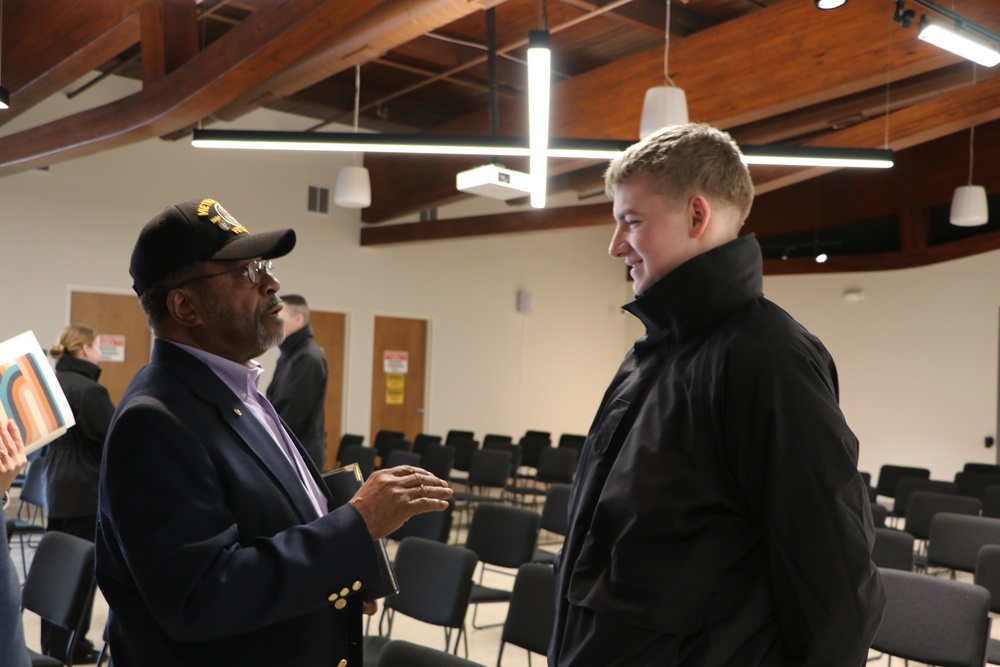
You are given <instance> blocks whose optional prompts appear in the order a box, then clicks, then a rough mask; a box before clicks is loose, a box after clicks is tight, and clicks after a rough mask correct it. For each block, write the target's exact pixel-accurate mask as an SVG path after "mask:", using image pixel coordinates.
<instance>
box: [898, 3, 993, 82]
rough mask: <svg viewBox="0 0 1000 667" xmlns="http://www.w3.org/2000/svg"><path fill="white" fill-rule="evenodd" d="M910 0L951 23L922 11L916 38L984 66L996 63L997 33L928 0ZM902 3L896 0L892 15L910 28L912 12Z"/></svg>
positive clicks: (913, 14)
mask: <svg viewBox="0 0 1000 667" xmlns="http://www.w3.org/2000/svg"><path fill="white" fill-rule="evenodd" d="M913 2H914V3H916V4H918V5H920V6H921V7H925V8H927V9H929V10H931V11H932V12H936V13H938V14H940V15H941V16H943V17H945V18H946V19H948V21H950V22H951V23H949V22H947V21H942V20H940V19H938V18H935V17H932V16H928V15H926V14H923V15H921V17H920V23H919V24H918V27H917V37H918V38H920V39H922V40H923V41H925V42H927V43H928V44H933V45H934V46H937V47H938V48H942V49H944V50H945V51H950V52H952V53H954V54H955V55H957V56H962V57H963V58H965V59H966V60H971V61H972V62H974V63H978V64H980V65H982V66H984V67H993V66H994V65H996V64H998V63H1000V34H997V33H995V32H993V31H992V30H989V29H988V28H985V27H983V26H981V25H979V24H978V23H976V22H975V21H970V20H969V19H967V18H965V17H964V16H962V15H961V14H956V13H955V12H953V11H951V10H950V9H948V8H946V7H942V6H941V5H938V4H936V3H934V2H931V0H913ZM905 6H906V0H896V11H895V12H894V14H893V17H892V18H893V20H894V21H895V22H896V23H898V24H899V25H900V27H902V28H904V29H905V28H909V27H910V24H911V23H912V22H913V19H914V18H915V16H916V12H914V11H913V10H912V9H905Z"/></svg>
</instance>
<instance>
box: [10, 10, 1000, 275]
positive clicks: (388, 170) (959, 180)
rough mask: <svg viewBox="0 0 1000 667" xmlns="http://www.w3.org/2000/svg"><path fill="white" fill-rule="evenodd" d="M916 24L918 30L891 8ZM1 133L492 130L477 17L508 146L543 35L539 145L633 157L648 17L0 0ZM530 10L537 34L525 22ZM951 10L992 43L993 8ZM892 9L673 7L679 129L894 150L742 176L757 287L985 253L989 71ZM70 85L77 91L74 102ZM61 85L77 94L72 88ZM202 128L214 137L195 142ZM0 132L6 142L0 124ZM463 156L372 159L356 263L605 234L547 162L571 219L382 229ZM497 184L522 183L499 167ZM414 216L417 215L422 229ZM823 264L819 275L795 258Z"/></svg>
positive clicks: (119, 135) (421, 199)
mask: <svg viewBox="0 0 1000 667" xmlns="http://www.w3.org/2000/svg"><path fill="white" fill-rule="evenodd" d="M910 4H911V5H913V6H912V8H913V9H915V10H917V13H918V18H919V14H920V13H921V12H922V11H923V10H921V8H920V7H919V6H917V5H914V4H913V3H912V2H911V3H910ZM0 6H2V10H3V13H2V24H0V29H2V36H3V40H2V53H0V65H2V70H0V83H2V85H3V86H4V87H5V88H7V89H8V90H9V91H10V93H11V109H10V110H8V111H4V112H0V125H3V124H5V123H7V122H9V121H10V120H11V119H13V118H16V117H18V116H21V115H22V114H23V115H25V119H29V120H30V117H31V113H32V109H33V107H35V106H36V105H37V104H39V103H40V102H42V101H43V100H45V99H46V98H48V97H49V96H52V95H57V94H64V93H66V92H67V91H70V92H69V93H68V94H70V95H72V94H73V91H78V90H79V88H80V87H81V86H90V85H96V86H99V85H101V82H102V81H103V80H104V79H105V78H106V77H110V76H124V77H130V78H133V79H137V80H141V82H142V89H141V90H140V92H138V93H135V94H133V95H129V96H127V97H125V98H122V99H119V100H117V101H114V102H111V103H109V104H106V105H104V106H101V107H97V108H94V109H88V110H81V111H77V112H75V113H72V114H71V115H69V116H66V117H64V118H60V119H57V120H54V121H50V122H45V123H42V124H39V125H36V126H33V127H29V129H26V130H22V131H18V132H13V133H9V134H7V135H6V136H0V177H2V176H6V175H10V174H14V173H18V172H21V171H25V170H28V169H33V168H39V167H45V166H48V165H52V164H56V163H59V162H62V161H64V160H69V159H73V158H76V157H81V156H85V155H90V154H93V153H96V152H99V151H104V150H110V149H114V148H116V147H118V146H123V145H127V144H130V143H133V142H137V141H141V140H144V139H148V138H151V137H162V138H164V139H166V140H182V141H186V140H189V138H190V131H191V129H192V128H193V127H195V126H197V125H198V124H202V125H204V126H214V127H224V121H233V120H236V119H238V118H241V117H242V116H244V115H245V114H247V113H249V112H251V111H253V110H255V109H257V108H261V107H268V108H271V109H276V110H281V111H285V112H289V113H293V114H298V115H301V116H304V117H307V118H310V119H315V122H314V123H311V129H313V130H315V131H323V130H329V129H331V126H332V124H334V123H347V124H350V122H351V119H352V114H353V104H354V66H355V65H362V82H363V83H362V92H361V110H362V111H361V119H360V124H361V125H362V126H363V127H364V128H366V129H370V130H374V131H383V132H384V131H391V132H426V133H438V134H484V135H486V134H489V133H490V114H489V106H490V105H489V99H490V96H489V89H490V85H489V84H490V75H489V71H488V68H487V65H486V61H487V57H486V48H485V45H486V43H487V28H486V19H485V11H484V10H486V9H488V8H490V7H492V8H493V11H494V13H495V19H496V21H495V25H496V30H495V35H496V44H497V53H498V56H499V57H498V65H497V69H496V83H497V91H498V98H499V102H498V114H497V121H498V124H499V132H500V134H503V135H520V134H523V133H525V131H526V126H525V125H526V99H525V96H526V95H525V84H526V76H525V72H524V65H523V60H524V57H525V47H526V42H527V35H528V31H529V30H531V29H538V28H540V27H541V26H542V24H543V21H547V24H548V27H549V29H550V30H551V32H552V48H553V70H554V76H553V110H552V120H551V132H552V135H553V136H560V137H588V138H604V139H626V140H630V139H634V138H636V135H637V132H638V125H639V116H640V113H641V106H642V98H643V94H644V92H645V90H646V89H647V88H649V87H650V86H655V85H660V84H662V82H663V74H664V73H663V66H664V42H665V40H664V25H665V18H666V11H665V0H547V2H545V1H543V0H381V1H377V0H369V1H368V2H362V1H356V0H354V1H349V0H282V1H279V0H115V2H107V0H73V1H70V0H4V1H3V4H2V5H0ZM543 8H544V15H543ZM951 9H953V11H955V12H957V13H959V14H961V15H963V16H965V17H966V18H968V19H970V20H973V21H976V22H978V23H980V24H981V25H983V26H985V27H986V28H988V29H990V30H993V31H995V32H1000V2H997V1H996V0H955V2H954V3H951ZM894 10H895V2H894V1H893V0H851V1H850V2H848V4H847V5H846V6H845V7H843V8H841V9H838V10H834V11H827V12H822V11H819V10H816V9H815V8H814V7H813V3H812V2H807V1H806V0H687V1H684V0H674V2H673V3H672V6H671V21H670V32H671V36H670V37H671V39H670V50H669V69H670V71H669V74H670V77H671V79H672V81H673V82H674V83H676V84H677V85H678V86H680V87H682V88H684V89H685V90H686V91H687V95H688V105H689V110H690V115H691V118H692V119H693V120H699V121H705V122H709V123H712V124H714V125H716V126H718V127H721V128H724V129H726V130H728V131H729V132H730V133H731V134H732V135H733V136H734V137H735V138H736V139H737V140H738V141H740V142H743V143H748V144H759V143H787V144H796V145H809V146H840V147H867V148H883V147H890V148H892V149H893V150H894V151H896V166H895V167H894V168H893V169H891V170H887V171H879V172H872V171H867V170H839V171H829V170H819V169H793V168H777V167H770V168H765V167H753V168H752V174H753V177H754V182H755V184H756V186H757V192H758V197H757V201H756V203H755V205H754V210H753V212H752V213H751V217H750V220H749V221H748V223H747V227H746V228H747V230H748V231H752V232H754V233H756V234H757V236H758V237H759V238H760V239H761V242H762V245H763V246H764V249H765V257H766V260H765V262H766V267H765V269H766V271H768V272H769V273H809V272H829V271H859V270H881V269H892V268H900V267H910V266H919V265H924V264H929V263H933V262H940V261H944V260H948V259H953V258H956V257H962V256H966V255H970V254H974V253H978V252H984V251H987V250H993V249H997V248H1000V66H998V67H994V68H990V69H986V68H982V67H975V68H974V67H973V66H972V65H971V64H970V63H968V62H966V61H964V60H962V59H960V58H958V57H955V56H952V55H950V54H948V53H946V52H944V51H941V50H940V49H938V48H936V47H933V46H930V45H927V44H924V43H923V42H920V41H919V40H917V38H916V30H915V29H914V28H912V27H911V28H910V29H901V27H900V26H899V25H898V24H897V23H895V22H894V21H893V20H892V16H893V12H894ZM82 82H86V83H82ZM71 87H72V88H71ZM213 124H214V125H213ZM972 127H975V128H976V131H975V135H974V136H975V144H974V148H975V151H974V156H975V160H974V164H973V168H974V174H975V179H974V180H975V182H976V183H977V184H981V185H984V186H985V187H986V189H987V192H988V193H989V194H990V195H991V204H992V210H993V216H992V219H991V222H990V223H989V224H988V225H985V226H983V227H978V228H972V229H959V228H955V227H952V226H950V225H949V224H948V222H947V217H948V206H949V203H950V199H951V195H952V192H953V191H954V188H955V187H956V186H958V185H963V184H965V183H966V182H967V181H968V172H969V162H970V160H969V147H970V146H969V140H970V132H969V129H970V128H972ZM0 130H2V128H0ZM481 162H482V160H481V159H465V158H441V157H417V156H405V157H401V156H386V155H376V154H369V155H368V156H366V158H365V164H366V166H367V167H368V168H369V170H370V172H371V176H372V189H373V193H374V196H373V204H372V206H371V207H369V208H368V209H365V210H364V211H363V212H362V220H363V221H364V222H365V223H368V224H365V225H364V227H363V229H362V231H361V238H360V243H362V244H365V245H374V244H387V243H410V242H418V241H428V240H433V239H441V238H453V237H459V236H472V235H483V234H502V233H527V232H531V231H535V230H543V229H559V228H572V227H580V226H588V225H608V224H609V223H610V205H609V204H608V202H607V200H606V199H605V198H604V196H603V188H602V186H601V171H602V165H601V164H595V163H593V162H587V161H580V160H577V161H570V160H563V161H557V160H553V161H551V164H550V175H551V176H550V184H549V191H550V193H551V192H572V193H576V196H577V199H578V200H579V202H580V203H579V205H575V206H569V207H562V208H549V209H544V210H528V211H524V210H512V211H511V212H509V213H503V214H498V215H488V216H478V217H471V218H463V219H452V220H433V219H432V220H427V221H426V222H420V223H410V224H398V223H396V224H394V223H393V222H392V221H393V220H394V219H395V220H398V219H399V218H400V217H401V216H404V215H410V214H413V213H416V212H419V211H429V210H434V209H436V208H437V207H439V206H441V205H443V204H445V203H449V202H453V201H456V200H458V199H460V198H462V197H464V196H466V195H464V194H462V193H459V192H458V191H456V190H455V174H456V173H457V172H458V171H461V170H463V169H466V168H469V167H473V166H476V165H477V164H479V163H481ZM506 164H507V166H509V167H511V168H515V169H526V165H525V164H521V163H519V162H518V161H517V160H513V159H512V160H507V161H506ZM427 217H430V218H433V217H434V216H427ZM820 249H822V250H826V251H827V252H828V253H829V254H830V255H831V259H830V261H829V262H827V263H826V264H817V263H816V262H814V261H813V260H812V257H813V256H814V255H815V253H816V251H817V250H820Z"/></svg>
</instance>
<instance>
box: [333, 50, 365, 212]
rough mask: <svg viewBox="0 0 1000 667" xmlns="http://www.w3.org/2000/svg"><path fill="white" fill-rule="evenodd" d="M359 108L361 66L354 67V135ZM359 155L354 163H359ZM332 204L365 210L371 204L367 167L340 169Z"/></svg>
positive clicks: (358, 165)
mask: <svg viewBox="0 0 1000 667" xmlns="http://www.w3.org/2000/svg"><path fill="white" fill-rule="evenodd" d="M360 106H361V65H356V66H355V67H354V133H355V134H357V132H358V114H359V111H360ZM359 155H360V154H359V153H355V155H354V161H355V162H356V163H358V162H360V161H361V160H360V157H359ZM333 203H334V204H336V205H337V206H342V207H343V208H367V207H369V206H371V204H372V183H371V178H370V177H369V175H368V169H367V167H364V166H362V165H360V164H354V165H352V166H349V167H341V168H340V173H339V174H337V187H336V189H335V190H334V191H333Z"/></svg>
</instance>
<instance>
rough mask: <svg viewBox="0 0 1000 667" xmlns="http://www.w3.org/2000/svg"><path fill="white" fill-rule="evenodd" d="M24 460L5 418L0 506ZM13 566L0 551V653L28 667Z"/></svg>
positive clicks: (0, 433) (17, 666) (0, 431)
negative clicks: (0, 501)
mask: <svg viewBox="0 0 1000 667" xmlns="http://www.w3.org/2000/svg"><path fill="white" fill-rule="evenodd" d="M27 463H28V459H27V457H26V456H25V455H24V442H22V441H21V434H20V432H19V431H18V430H17V424H15V423H14V420H12V419H9V420H7V422H6V423H5V424H3V425H2V426H0V492H2V493H3V506H4V507H7V502H8V499H9V497H8V495H7V492H8V491H9V490H10V485H11V484H12V483H13V481H14V478H15V477H17V474H18V473H19V472H21V470H22V469H23V468H24V466H25V465H26V464H27ZM0 530H2V531H3V542H2V544H3V545H4V546H6V545H7V524H6V522H4V523H3V528H0ZM16 567H17V566H15V565H14V561H12V560H11V558H10V551H9V550H8V551H6V552H4V554H3V555H0V656H3V664H4V665H10V667H28V666H29V665H30V664H31V658H30V657H29V656H28V649H27V646H26V645H25V643H24V625H23V624H22V621H21V582H20V580H19V579H18V577H17V569H16Z"/></svg>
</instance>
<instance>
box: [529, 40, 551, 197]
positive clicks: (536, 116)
mask: <svg viewBox="0 0 1000 667" xmlns="http://www.w3.org/2000/svg"><path fill="white" fill-rule="evenodd" d="M551 79H552V51H551V50H550V49H549V32H548V30H532V31H530V32H529V33H528V148H529V158H528V164H529V168H528V172H529V173H530V174H531V205H532V207H534V208H545V189H546V185H547V183H548V159H549V158H548V149H549V95H550V90H549V87H550V82H551Z"/></svg>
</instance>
